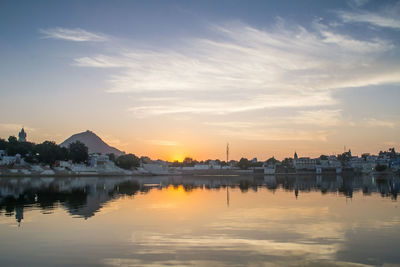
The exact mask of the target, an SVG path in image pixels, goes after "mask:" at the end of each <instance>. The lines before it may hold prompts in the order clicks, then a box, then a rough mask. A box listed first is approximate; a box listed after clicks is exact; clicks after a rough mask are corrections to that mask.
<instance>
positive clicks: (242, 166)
mask: <svg viewBox="0 0 400 267" xmlns="http://www.w3.org/2000/svg"><path fill="white" fill-rule="evenodd" d="M238 167H239V168H240V169H242V170H247V169H248V168H249V167H250V162H249V160H248V159H246V158H241V159H240V160H239V163H238Z"/></svg>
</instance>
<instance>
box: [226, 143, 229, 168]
mask: <svg viewBox="0 0 400 267" xmlns="http://www.w3.org/2000/svg"><path fill="white" fill-rule="evenodd" d="M226 164H229V143H226Z"/></svg>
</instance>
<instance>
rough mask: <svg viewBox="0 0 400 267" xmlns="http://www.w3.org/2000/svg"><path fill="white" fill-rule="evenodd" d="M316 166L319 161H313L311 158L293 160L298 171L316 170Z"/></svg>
mask: <svg viewBox="0 0 400 267" xmlns="http://www.w3.org/2000/svg"><path fill="white" fill-rule="evenodd" d="M316 164H317V160H316V159H311V158H309V157H302V158H297V159H294V160H293V166H294V167H295V168H296V169H297V170H302V169H306V170H315V167H316Z"/></svg>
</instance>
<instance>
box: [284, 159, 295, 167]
mask: <svg viewBox="0 0 400 267" xmlns="http://www.w3.org/2000/svg"><path fill="white" fill-rule="evenodd" d="M292 163H293V159H292V158H285V159H284V160H282V166H285V167H291V166H292Z"/></svg>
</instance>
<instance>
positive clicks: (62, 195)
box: [0, 175, 400, 225]
mask: <svg viewBox="0 0 400 267" xmlns="http://www.w3.org/2000/svg"><path fill="white" fill-rule="evenodd" d="M169 186H173V187H175V188H178V187H180V186H182V187H183V190H185V191H186V192H190V191H192V190H194V189H199V188H201V189H205V190H226V204H227V206H229V188H231V189H235V188H239V189H240V191H241V192H243V193H245V192H247V191H249V190H253V191H255V192H256V191H257V190H258V188H266V189H268V190H269V191H271V192H275V191H276V190H277V189H283V190H285V191H293V192H294V197H296V198H298V197H301V194H302V193H306V192H310V191H320V192H321V193H322V194H323V195H324V194H329V193H330V194H336V195H338V196H344V197H347V198H352V197H353V193H354V192H362V194H363V195H366V196H368V195H371V194H380V195H381V196H382V197H390V198H391V199H393V200H397V194H398V192H399V190H400V178H399V177H394V176H381V177H374V176H344V177H342V176H326V177H325V176H295V175H292V176H283V175H282V176H280V175H278V176H229V177H228V176H227V177H224V176H215V177H213V176H186V177H180V176H179V177H137V178H136V177H135V178H132V177H121V178H104V177H102V178H92V177H91V178H88V177H84V178H0V214H4V216H14V215H15V218H16V221H17V222H18V225H20V224H21V221H22V220H23V218H24V215H23V213H24V208H25V209H26V208H27V209H32V208H39V209H42V210H43V212H44V213H51V211H52V210H53V209H54V208H57V207H59V206H62V207H63V208H65V209H66V210H67V211H68V212H69V214H70V215H71V216H74V217H79V218H84V219H88V218H90V217H92V216H94V215H95V214H96V212H98V211H99V210H100V208H101V207H102V206H104V204H105V203H107V202H109V201H111V200H113V199H115V198H119V197H121V196H131V197H133V196H134V195H136V194H138V193H142V194H146V193H147V192H149V191H150V190H154V189H163V188H167V187H169Z"/></svg>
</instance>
